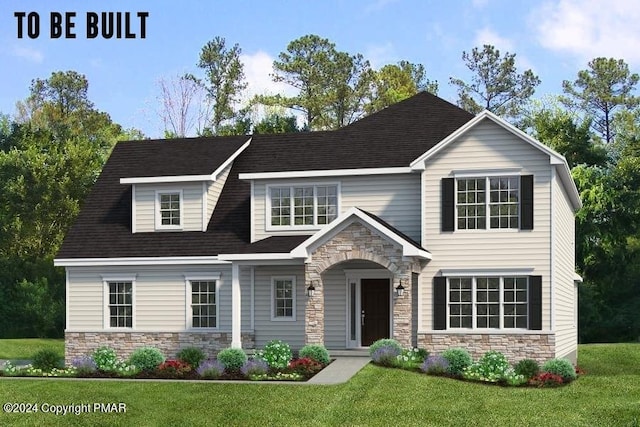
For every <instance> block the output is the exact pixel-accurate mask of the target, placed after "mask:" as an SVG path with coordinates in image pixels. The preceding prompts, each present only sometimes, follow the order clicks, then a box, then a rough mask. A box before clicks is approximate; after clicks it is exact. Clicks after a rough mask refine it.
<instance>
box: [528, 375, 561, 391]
mask: <svg viewBox="0 0 640 427" xmlns="http://www.w3.org/2000/svg"><path fill="white" fill-rule="evenodd" d="M563 383H564V381H563V380H562V377H561V376H560V375H556V374H552V373H549V372H542V373H540V374H538V375H536V376H535V377H533V378H531V379H530V380H529V385H533V386H536V387H558V386H561V385H562V384H563Z"/></svg>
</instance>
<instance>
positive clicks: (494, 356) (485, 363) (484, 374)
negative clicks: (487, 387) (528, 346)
mask: <svg viewBox="0 0 640 427" xmlns="http://www.w3.org/2000/svg"><path fill="white" fill-rule="evenodd" d="M508 370H511V366H510V365H509V361H508V360H507V358H506V357H505V356H504V354H502V353H500V352H499V351H493V350H490V351H487V352H486V353H485V354H484V355H482V357H481V358H480V360H478V361H477V362H476V363H472V364H471V365H469V366H467V367H466V368H465V369H464V371H463V373H462V375H463V377H464V378H466V379H468V380H476V381H488V382H492V383H494V382H498V381H500V380H502V379H503V378H504V376H505V374H506V373H507V371H508Z"/></svg>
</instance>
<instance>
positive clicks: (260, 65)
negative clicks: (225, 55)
mask: <svg viewBox="0 0 640 427" xmlns="http://www.w3.org/2000/svg"><path fill="white" fill-rule="evenodd" d="M240 60H241V61H242V63H243V64H244V75H245V77H246V79H247V93H246V95H245V97H246V98H247V99H250V98H252V97H253V96H254V95H275V94H277V93H281V94H283V95H287V96H292V95H295V94H296V92H297V91H296V89H295V88H293V87H291V86H289V85H287V84H284V83H276V82H274V81H273V79H272V78H271V74H273V58H272V57H271V56H270V55H269V54H268V53H266V52H263V51H258V52H256V53H254V54H251V55H247V54H243V55H241V56H240Z"/></svg>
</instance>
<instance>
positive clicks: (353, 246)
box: [305, 221, 420, 347]
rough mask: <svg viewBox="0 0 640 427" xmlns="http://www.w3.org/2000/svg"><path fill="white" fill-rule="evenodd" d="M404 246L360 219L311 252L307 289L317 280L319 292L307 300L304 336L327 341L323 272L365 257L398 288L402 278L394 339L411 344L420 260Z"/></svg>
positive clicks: (312, 340)
mask: <svg viewBox="0 0 640 427" xmlns="http://www.w3.org/2000/svg"><path fill="white" fill-rule="evenodd" d="M402 252H403V251H402V247H401V246H400V245H398V244H397V243H395V242H393V241H392V240H389V239H388V238H386V237H384V236H382V235H380V234H379V233H378V232H376V231H374V230H371V229H370V228H368V227H367V226H365V225H363V224H362V223H360V222H358V221H354V222H353V223H351V224H349V225H348V226H347V227H346V228H345V229H344V230H342V231H340V232H339V233H337V234H336V235H335V236H333V237H332V238H331V239H330V240H328V241H327V242H325V243H324V244H322V245H321V246H320V247H318V248H317V249H316V250H314V251H313V253H312V254H311V257H310V260H309V262H307V263H306V264H305V282H306V283H305V288H306V287H307V286H309V284H311V283H314V285H315V288H316V292H315V295H314V297H313V298H309V299H308V300H307V306H306V309H305V335H306V342H307V343H314V344H322V343H323V342H324V320H325V319H324V292H323V285H322V273H323V272H324V271H325V270H327V269H329V268H331V267H333V266H335V265H336V264H339V263H341V262H343V261H349V260H366V261H372V262H375V263H376V264H379V265H381V266H382V267H384V268H386V269H387V270H389V271H390V272H391V273H393V280H392V286H393V289H395V288H396V287H397V286H398V285H399V284H400V281H401V280H402V283H403V286H404V288H405V291H404V295H403V296H402V297H394V298H393V312H392V314H391V315H392V316H393V338H395V339H396V340H398V341H399V342H400V343H401V344H402V345H403V346H405V347H410V346H411V336H412V328H413V327H414V325H413V324H412V316H411V299H412V291H411V273H413V272H420V262H419V261H418V260H415V259H411V258H406V257H403V255H402Z"/></svg>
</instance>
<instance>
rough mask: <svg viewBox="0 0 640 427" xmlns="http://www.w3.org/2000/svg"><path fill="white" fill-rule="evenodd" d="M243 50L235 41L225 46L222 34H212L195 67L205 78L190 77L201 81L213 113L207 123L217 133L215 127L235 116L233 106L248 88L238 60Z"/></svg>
mask: <svg viewBox="0 0 640 427" xmlns="http://www.w3.org/2000/svg"><path fill="white" fill-rule="evenodd" d="M241 53H242V50H241V49H240V46H239V45H238V44H237V43H236V44H235V45H233V46H232V47H231V48H227V46H226V40H225V39H224V37H214V38H213V40H211V41H209V42H207V44H206V45H204V47H203V48H202V51H201V52H200V60H199V61H198V67H200V68H202V69H203V70H204V72H205V76H206V77H205V78H204V79H198V78H197V77H195V76H193V75H189V78H190V79H192V80H193V81H195V82H197V83H199V84H201V85H202V86H203V87H204V88H205V90H206V92H207V95H208V96H209V99H210V100H211V102H212V104H213V112H212V115H211V118H210V119H209V122H208V124H207V126H208V127H209V128H210V132H211V133H213V134H214V135H216V134H217V133H218V127H219V126H220V125H221V124H223V123H224V122H225V121H227V120H231V119H233V118H234V117H235V116H236V112H235V106H236V104H237V103H238V102H239V101H240V95H241V93H242V91H243V90H245V89H246V88H247V83H246V81H245V76H244V65H243V64H242V62H241V61H240V54H241Z"/></svg>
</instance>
